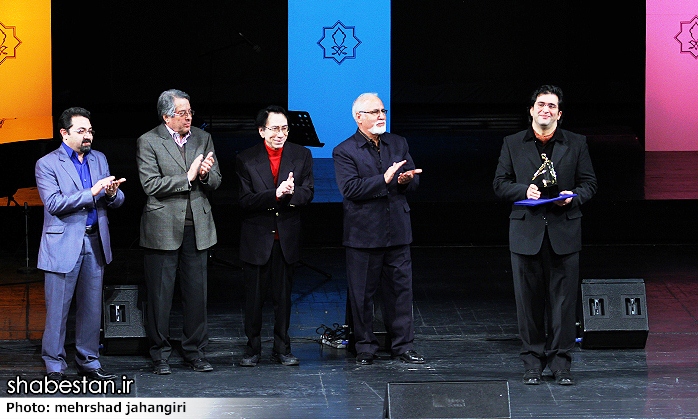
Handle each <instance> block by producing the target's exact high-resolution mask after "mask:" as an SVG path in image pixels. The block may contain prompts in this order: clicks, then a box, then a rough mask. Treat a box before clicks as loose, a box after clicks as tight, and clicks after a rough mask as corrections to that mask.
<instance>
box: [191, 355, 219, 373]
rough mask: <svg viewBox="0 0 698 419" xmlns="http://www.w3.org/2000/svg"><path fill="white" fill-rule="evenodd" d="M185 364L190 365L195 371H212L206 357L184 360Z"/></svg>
mask: <svg viewBox="0 0 698 419" xmlns="http://www.w3.org/2000/svg"><path fill="white" fill-rule="evenodd" d="M185 363H186V364H187V365H189V366H190V367H191V369H193V370H194V371H196V372H209V371H213V367H212V366H211V364H210V363H209V362H208V361H207V360H206V358H196V359H192V360H191V361H185Z"/></svg>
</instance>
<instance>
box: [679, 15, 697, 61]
mask: <svg viewBox="0 0 698 419" xmlns="http://www.w3.org/2000/svg"><path fill="white" fill-rule="evenodd" d="M674 39H676V40H677V41H678V42H679V43H680V44H681V53H682V54H691V55H693V58H696V59H698V15H696V16H693V19H691V20H689V21H688V22H681V31H679V33H677V34H676V36H675V37H674Z"/></svg>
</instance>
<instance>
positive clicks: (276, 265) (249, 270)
mask: <svg viewBox="0 0 698 419" xmlns="http://www.w3.org/2000/svg"><path fill="white" fill-rule="evenodd" d="M243 272H244V278H245V335H247V347H246V348H245V354H246V355H255V354H259V353H261V352H262V337H261V333H262V309H263V308H264V301H265V300H266V297H267V294H268V293H269V292H270V291H271V300H272V303H273V305H274V347H273V351H274V352H276V353H279V354H283V355H287V354H289V353H291V338H290V337H289V335H288V327H289V325H290V323H291V285H292V280H293V265H291V264H289V263H286V259H284V256H283V253H282V252H281V245H280V244H279V241H278V240H275V241H274V246H273V248H272V251H271V257H270V258H269V260H268V261H267V263H265V264H264V265H253V264H250V263H245V264H244V265H243Z"/></svg>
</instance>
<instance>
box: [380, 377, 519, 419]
mask: <svg viewBox="0 0 698 419" xmlns="http://www.w3.org/2000/svg"><path fill="white" fill-rule="evenodd" d="M383 417H384V418H393V419H394V418H401V419H409V418H421V419H428V418H511V408H510V406H509V383H508V382H507V381H504V380H502V381H499V380H497V381H427V382H408V383H388V388H387V390H386V394H385V401H384V404H383Z"/></svg>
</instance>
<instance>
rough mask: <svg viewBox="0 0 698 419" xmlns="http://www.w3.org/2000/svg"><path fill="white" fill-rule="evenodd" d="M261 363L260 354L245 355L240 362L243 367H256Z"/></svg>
mask: <svg viewBox="0 0 698 419" xmlns="http://www.w3.org/2000/svg"><path fill="white" fill-rule="evenodd" d="M258 363H259V354H254V355H245V356H243V357H242V359H241V360H240V366H241V367H255V366H257V364H258Z"/></svg>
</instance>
